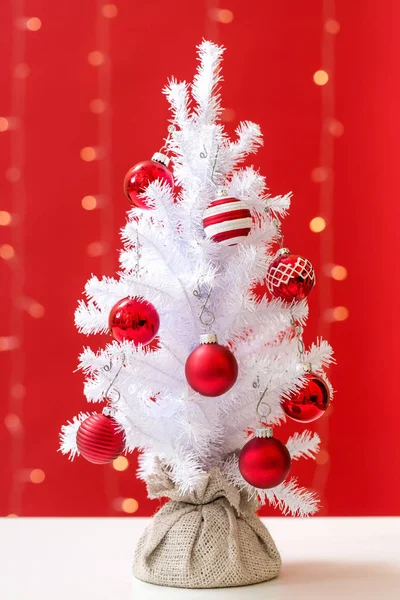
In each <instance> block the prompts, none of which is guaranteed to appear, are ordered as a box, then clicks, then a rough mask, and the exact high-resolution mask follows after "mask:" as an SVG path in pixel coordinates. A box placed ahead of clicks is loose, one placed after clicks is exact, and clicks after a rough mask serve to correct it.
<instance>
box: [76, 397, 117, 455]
mask: <svg viewBox="0 0 400 600" xmlns="http://www.w3.org/2000/svg"><path fill="white" fill-rule="evenodd" d="M108 410H109V409H104V412H103V413H101V414H99V413H95V414H94V415H90V417H88V418H87V419H85V420H84V421H83V422H82V423H81V424H80V426H79V429H78V432H77V434H76V445H77V447H78V450H79V452H80V454H82V456H83V457H84V458H86V460H88V461H89V462H91V463H94V464H95V465H105V464H107V463H110V462H112V461H113V460H115V459H116V458H118V456H119V455H120V454H121V453H122V452H123V451H124V449H125V433H124V431H123V429H122V428H121V425H120V424H119V423H118V422H117V421H116V420H115V419H114V417H112V416H111V415H109V414H104V413H107V411H108Z"/></svg>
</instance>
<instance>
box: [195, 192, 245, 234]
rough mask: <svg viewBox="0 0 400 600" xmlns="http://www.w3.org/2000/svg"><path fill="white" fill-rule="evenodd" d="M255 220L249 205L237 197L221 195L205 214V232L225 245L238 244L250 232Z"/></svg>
mask: <svg viewBox="0 0 400 600" xmlns="http://www.w3.org/2000/svg"><path fill="white" fill-rule="evenodd" d="M252 224H253V222H252V220H251V213H250V210H249V208H248V206H247V205H246V204H245V203H244V202H243V201H242V200H238V199H237V198H233V197H230V196H223V197H219V198H217V199H216V200H214V201H213V202H211V204H210V205H209V206H208V208H207V210H206V211H205V213H204V215H203V226H204V231H205V234H206V236H207V237H208V238H210V239H211V240H213V241H214V242H218V243H219V244H222V245H223V246H236V244H238V243H239V242H241V241H243V240H244V239H245V238H246V237H247V236H248V235H249V233H250V230H251V226H252Z"/></svg>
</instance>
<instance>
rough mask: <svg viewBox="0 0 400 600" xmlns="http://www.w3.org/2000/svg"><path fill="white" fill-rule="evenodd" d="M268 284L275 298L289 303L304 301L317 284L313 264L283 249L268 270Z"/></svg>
mask: <svg viewBox="0 0 400 600" xmlns="http://www.w3.org/2000/svg"><path fill="white" fill-rule="evenodd" d="M266 282H267V286H268V289H269V291H270V292H271V294H272V295H273V296H275V298H281V299H282V300H286V301H287V302H292V301H293V300H295V301H298V300H303V299H304V298H306V297H307V296H308V294H309V293H310V292H311V290H312V288H313V287H314V284H315V273H314V269H313V266H312V264H311V263H310V261H309V260H307V259H306V258H303V257H302V256H298V255H297V254H290V252H289V250H287V248H283V249H282V250H281V251H280V252H279V253H278V256H277V257H276V258H275V259H274V260H273V262H272V264H271V266H270V267H269V269H268V273H267V277H266Z"/></svg>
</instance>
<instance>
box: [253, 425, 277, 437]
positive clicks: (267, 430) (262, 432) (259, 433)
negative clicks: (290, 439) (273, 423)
mask: <svg viewBox="0 0 400 600" xmlns="http://www.w3.org/2000/svg"><path fill="white" fill-rule="evenodd" d="M255 436H256V438H271V437H272V436H273V431H272V427H268V426H266V427H258V428H257V429H256V431H255Z"/></svg>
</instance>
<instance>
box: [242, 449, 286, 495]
mask: <svg viewBox="0 0 400 600" xmlns="http://www.w3.org/2000/svg"><path fill="white" fill-rule="evenodd" d="M291 462H292V461H291V458H290V454H289V450H288V449H287V448H286V446H285V444H283V443H282V442H281V441H280V440H278V439H277V438H274V437H254V438H253V439H251V440H249V441H248V442H247V444H245V445H244V446H243V448H242V450H241V452H240V454H239V470H240V472H241V474H242V477H243V479H245V480H246V481H247V483H249V484H250V485H252V486H253V487H256V488H260V489H269V488H273V487H276V486H277V485H279V484H280V483H282V481H284V480H285V479H286V477H287V476H288V473H289V471H290V465H291Z"/></svg>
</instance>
